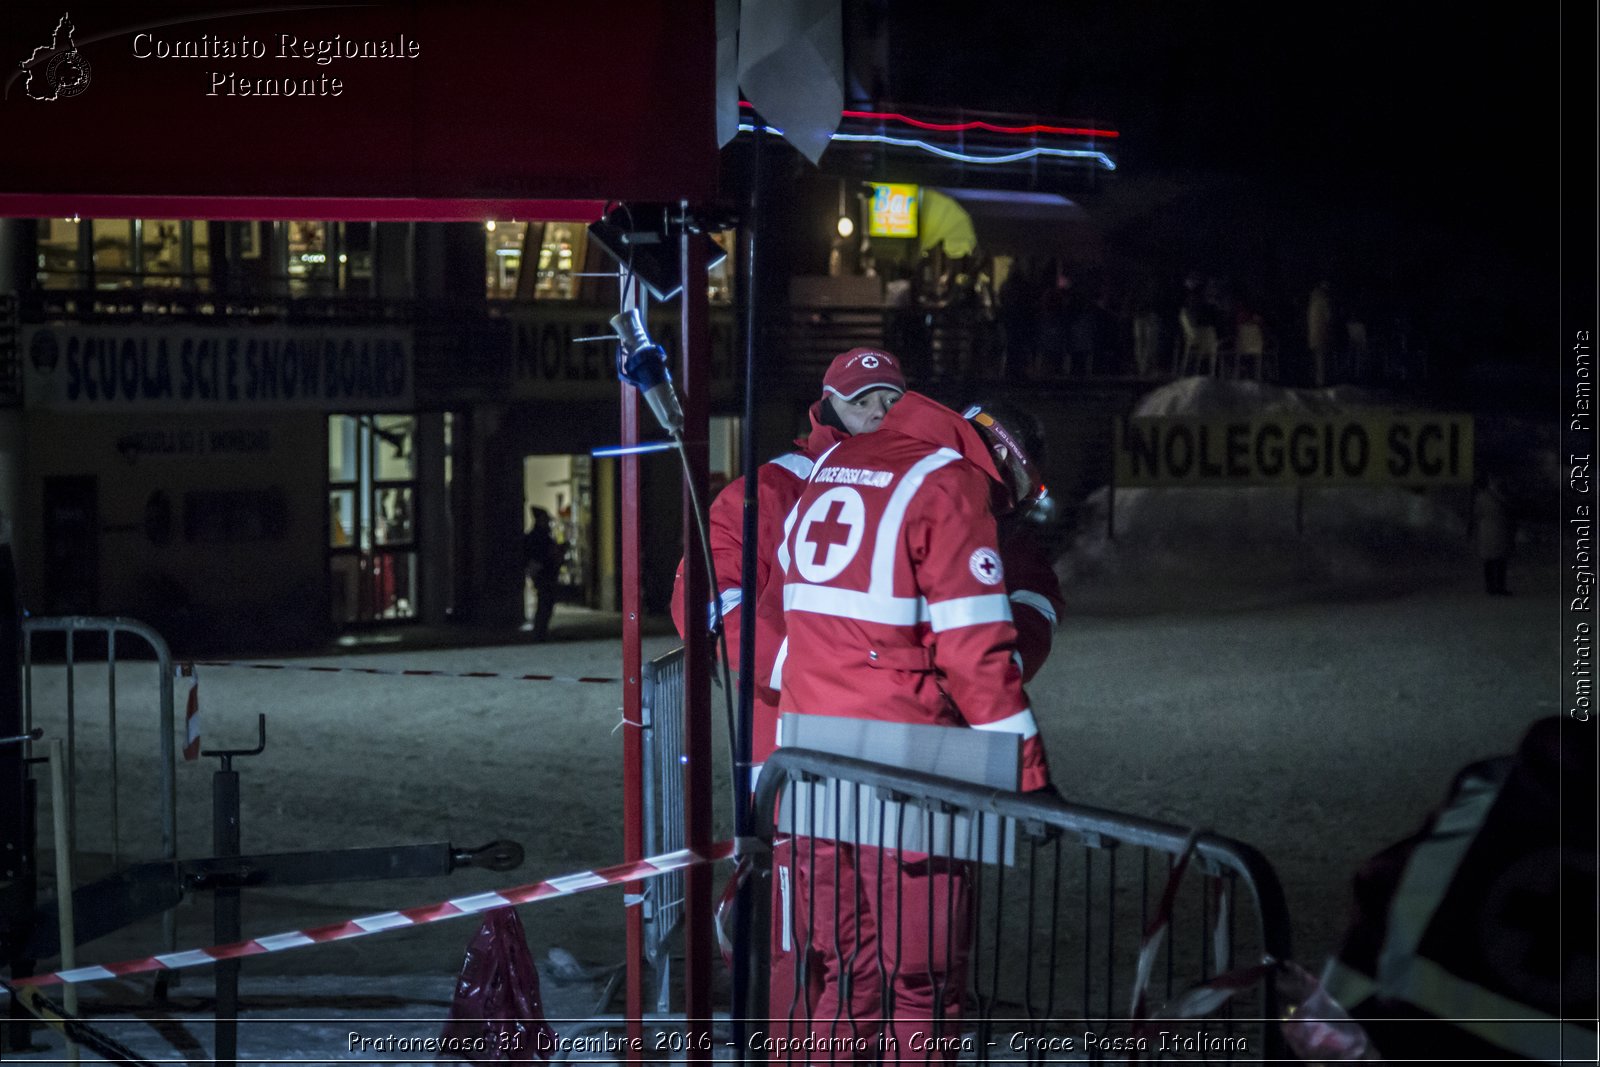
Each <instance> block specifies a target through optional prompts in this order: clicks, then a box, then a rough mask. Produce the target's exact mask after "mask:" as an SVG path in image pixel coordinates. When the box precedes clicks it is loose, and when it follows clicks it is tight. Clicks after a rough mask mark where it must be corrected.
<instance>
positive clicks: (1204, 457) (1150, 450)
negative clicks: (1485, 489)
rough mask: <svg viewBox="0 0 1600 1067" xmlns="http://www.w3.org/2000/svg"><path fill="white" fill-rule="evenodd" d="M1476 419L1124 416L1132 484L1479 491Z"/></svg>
mask: <svg viewBox="0 0 1600 1067" xmlns="http://www.w3.org/2000/svg"><path fill="white" fill-rule="evenodd" d="M1472 429H1473V424H1472V416H1471V415H1446V414H1408V415H1376V414H1361V415H1337V416H1312V417H1306V418H1291V417H1285V416H1278V417H1276V418H1255V419H1218V418H1193V417H1181V416H1178V417H1165V418H1134V419H1127V420H1119V422H1118V424H1117V429H1116V437H1115V442H1116V479H1117V485H1118V486H1119V487H1130V486H1190V487H1195V486H1208V485H1212V486H1239V485H1341V484H1342V485H1351V484H1361V485H1410V486H1427V485H1471V484H1472V440H1473V437H1472Z"/></svg>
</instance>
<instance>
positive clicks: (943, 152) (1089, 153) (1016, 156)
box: [739, 122, 1117, 170]
mask: <svg viewBox="0 0 1600 1067" xmlns="http://www.w3.org/2000/svg"><path fill="white" fill-rule="evenodd" d="M758 128H759V129H763V130H766V131H768V132H769V133H775V134H777V135H778V136H779V137H782V136H783V131H782V130H780V129H778V128H777V127H775V126H761V127H757V126H754V125H752V124H751V123H748V122H741V123H739V131H740V132H741V133H754V132H755V131H756V130H757V129H758ZM832 140H835V141H869V142H872V143H874V144H892V145H900V146H902V147H905V148H920V149H922V150H923V151H924V152H931V153H932V154H934V155H936V156H943V157H944V158H946V159H953V160H956V161H957V162H960V163H983V164H993V163H1018V162H1020V161H1022V160H1024V159H1032V158H1034V157H1035V156H1059V157H1061V158H1063V159H1089V160H1093V161H1094V162H1095V163H1097V164H1099V165H1100V166H1101V167H1103V168H1104V169H1106V170H1116V169H1117V165H1116V164H1115V163H1114V162H1112V160H1111V157H1110V156H1108V155H1106V154H1105V153H1104V152H1096V151H1093V150H1092V149H1087V148H1028V149H1025V150H1023V151H1021V152H1011V153H1008V154H1006V155H1003V156H974V155H970V154H968V153H966V152H955V151H951V150H950V149H948V148H940V147H939V146H938V145H932V144H929V143H928V142H926V141H918V140H914V139H912V138H909V137H890V136H888V135H887V134H881V133H836V134H834V135H833V136H832Z"/></svg>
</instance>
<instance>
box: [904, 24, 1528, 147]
mask: <svg viewBox="0 0 1600 1067" xmlns="http://www.w3.org/2000/svg"><path fill="white" fill-rule="evenodd" d="M890 11H891V19H892V21H893V23H894V26H895V29H894V34H893V39H894V42H895V56H894V59H893V66H894V70H893V78H894V84H893V86H892V89H893V92H894V94H895V95H896V96H899V97H902V98H904V99H915V100H919V101H924V102H927V103H949V104H964V105H966V106H968V107H979V108H983V107H987V108H993V109H995V110H1003V111H1034V110H1037V111H1040V112H1045V113H1055V114H1057V115H1060V116H1063V117H1083V118H1089V117H1097V118H1104V119H1109V120H1111V121H1113V122H1116V123H1117V124H1118V125H1119V126H1120V127H1121V129H1122V130H1123V131H1124V135H1125V142H1126V143H1125V144H1124V146H1123V151H1124V153H1125V155H1126V157H1127V158H1128V160H1129V161H1130V162H1131V163H1135V164H1138V163H1144V164H1149V165H1156V166H1164V167H1165V166H1180V165H1184V166H1208V167H1209V166H1230V167H1231V166H1241V165H1243V166H1267V167H1273V168H1287V169H1291V170H1292V169H1297V168H1307V167H1318V168H1321V167H1326V166H1335V167H1338V168H1340V169H1348V170H1352V171H1357V172H1362V171H1374V170H1377V171H1382V170H1388V169H1399V167H1416V168H1419V169H1421V168H1422V165H1423V164H1433V163H1440V162H1444V161H1447V160H1462V161H1465V160H1466V159H1470V158H1472V157H1473V156H1474V155H1476V154H1477V153H1480V152H1481V153H1484V155H1483V156H1480V157H1479V158H1477V159H1476V160H1475V163H1476V164H1477V165H1478V166H1480V167H1482V168H1483V169H1485V170H1490V171H1494V170H1500V169H1501V168H1504V167H1508V166H1511V167H1514V166H1516V165H1517V164H1516V162H1515V160H1517V159H1521V160H1523V163H1522V165H1525V166H1526V165H1529V164H1530V163H1532V164H1533V165H1537V164H1536V163H1535V162H1534V161H1536V160H1537V159H1538V158H1539V156H1540V155H1541V153H1540V150H1539V145H1538V142H1537V141H1533V142H1531V143H1530V136H1529V135H1530V134H1532V135H1534V136H1535V137H1537V138H1539V139H1548V138H1550V137H1551V136H1552V135H1553V133H1554V129H1555V127H1554V121H1553V110H1554V107H1555V103H1556V98H1557V92H1558V84H1557V80H1556V79H1557V60H1558V54H1557V48H1558V44H1559V36H1558V35H1559V21H1558V14H1559V9H1558V8H1557V6H1556V5H1554V4H1550V3H1545V2H1541V0H1534V2H1531V3H1522V4H1504V5H1498V6H1497V8H1496V9H1495V12H1494V14H1493V16H1492V17H1483V16H1474V15H1469V14H1468V13H1467V10H1466V7H1465V6H1464V5H1455V4H1451V5H1444V4H1437V3H1422V2H1417V0H1387V2H1382V3H1377V2H1372V0H1357V2H1352V3H1341V4H1337V5H1326V6H1323V7H1320V8H1318V7H1313V6H1310V5H1306V4H1299V3H1270V4H1266V3H1244V2H1237V0H1236V2H1231V3H1229V2H1221V0H1198V2H1196V0H1189V2H1182V0H1120V2H1099V0H1096V2H1056V3H1040V2H1009V3H999V4H993V5H986V6H982V7H980V6H978V5H972V4H961V5H953V4H941V3H934V4H928V3H915V4H912V3H904V2H901V0H895V2H892V3H891V5H890ZM977 12H982V14H981V15H978V14H976V13H977ZM1530 148H1531V149H1532V150H1533V151H1532V153H1531V156H1532V159H1529V155H1530V153H1529V151H1528V150H1529V149H1530ZM1545 158H1546V159H1548V158H1550V157H1548V156H1546V157H1545ZM1430 169H1431V168H1430Z"/></svg>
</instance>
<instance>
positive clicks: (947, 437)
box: [772, 392, 1050, 790]
mask: <svg viewBox="0 0 1600 1067" xmlns="http://www.w3.org/2000/svg"><path fill="white" fill-rule="evenodd" d="M999 481H1000V475H999V472H998V471H997V470H996V468H995V465H994V461H993V460H992V459H991V457H990V455H989V452H988V449H987V448H986V447H985V446H984V444H983V440H982V439H981V438H980V437H979V436H978V433H977V431H976V430H974V429H973V428H972V427H971V426H970V425H969V424H968V423H967V422H966V421H965V420H964V419H962V418H961V417H960V416H959V415H957V414H956V413H955V412H953V411H951V410H950V409H948V408H946V407H943V406H942V405H939V404H937V403H935V402H934V401H932V400H930V399H928V398H927V397H925V396H923V395H921V394H919V393H915V392H909V393H906V394H905V395H904V396H903V397H901V399H900V401H899V402H898V403H897V404H895V406H894V407H893V408H891V409H890V411H889V413H888V414H887V415H886V416H885V417H884V420H883V423H882V424H881V425H880V426H879V427H878V429H877V430H876V431H875V432H874V433H871V434H866V435H863V436H860V437H854V438H850V439H848V440H846V441H844V442H842V443H841V444H839V445H838V446H836V447H834V448H832V449H830V450H829V451H828V452H826V453H825V454H824V455H823V456H822V457H821V459H820V460H819V461H818V462H817V464H816V466H815V468H814V469H813V471H812V473H811V477H810V479H809V481H808V482H807V484H806V486H805V489H804V491H803V492H802V493H801V495H800V499H799V500H798V502H796V504H795V506H794V508H793V510H792V511H791V512H790V513H789V516H788V518H787V520H786V521H785V524H784V539H783V542H782V545H781V546H780V548H779V550H778V561H779V563H780V565H781V566H782V568H783V609H784V627H785V630H786V631H787V636H786V638H785V642H784V644H783V646H782V648H781V649H780V652H779V656H778V663H777V664H776V673H775V674H774V677H773V679H772V681H773V682H774V684H776V685H778V686H779V687H780V690H781V693H780V696H779V701H778V708H779V711H780V712H783V711H797V712H804V713H807V714H812V715H840V716H846V717H851V718H862V719H879V720H886V721H890V722H905V723H936V724H943V725H951V726H959V725H966V726H971V727H973V728H974V729H979V730H998V731H1005V732H1008V733H1015V734H1017V735H1018V736H1020V737H1021V738H1022V788H1023V789H1024V790H1032V789H1040V788H1043V787H1044V786H1046V785H1048V784H1049V781H1050V772H1049V767H1048V765H1047V763H1046V760H1045V751H1044V744H1043V740H1042V739H1041V738H1040V736H1039V729H1038V726H1037V724H1036V723H1035V721H1034V717H1033V712H1032V710H1031V708H1030V707H1029V703H1028V695H1027V693H1026V691H1025V690H1024V689H1023V687H1022V672H1021V668H1020V667H1019V666H1018V662H1017V657H1016V647H1017V631H1016V628H1015V627H1014V626H1013V624H1012V617H1011V601H1010V600H1009V598H1008V597H1007V592H1006V585H1005V573H1004V567H1003V566H1002V562H1001V559H1000V554H999V538H998V535H997V532H996V528H995V521H994V518H993V516H992V515H991V514H990V510H989V501H990V486H991V483H998V482H999Z"/></svg>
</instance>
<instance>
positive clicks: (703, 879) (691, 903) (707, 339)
mask: <svg viewBox="0 0 1600 1067" xmlns="http://www.w3.org/2000/svg"><path fill="white" fill-rule="evenodd" d="M678 211H679V214H680V216H681V221H682V227H681V230H680V234H679V238H678V262H679V269H680V271H681V274H680V277H681V278H682V281H683V294H682V304H681V305H680V310H681V316H680V325H681V333H682V345H681V348H680V351H681V352H682V353H683V361H682V362H683V368H682V369H683V413H684V431H683V441H684V452H685V456H686V459H687V462H686V464H685V466H686V468H687V470H686V471H685V474H684V476H685V478H687V479H689V482H688V483H687V484H685V485H684V489H683V558H684V559H699V558H700V557H701V555H702V550H701V546H700V531H699V527H698V526H697V525H696V522H695V514H694V501H695V499H696V498H698V499H701V500H704V499H705V498H706V491H707V485H708V483H709V481H710V478H709V477H708V474H707V455H706V453H707V443H708V442H707V438H708V436H709V433H708V426H709V422H710V392H711V381H710V370H711V358H710V356H711V335H710V328H709V327H710V323H709V314H708V310H707V307H706V253H705V247H704V245H702V244H701V241H700V238H701V236H702V235H701V234H698V233H695V232H693V227H692V226H691V225H690V219H689V203H688V201H686V200H683V201H679V203H678ZM691 487H693V488H694V489H695V493H694V494H693V495H691V493H690V489H691ZM683 579H684V580H683V602H684V604H685V605H687V610H688V611H689V612H690V613H691V614H692V613H693V612H695V611H697V610H698V605H701V604H706V603H709V602H710V600H711V591H710V588H709V583H708V579H707V576H706V574H705V572H704V571H703V570H702V569H701V568H699V567H684V569H683ZM686 629H687V631H688V632H687V634H686V635H685V637H684V648H683V680H684V706H683V716H684V721H683V753H684V756H683V758H684V760H685V762H686V765H685V769H684V770H685V773H684V793H685V796H684V801H685V804H684V843H685V844H686V845H687V846H688V847H689V848H690V849H691V850H692V851H694V852H697V853H699V854H701V855H704V854H706V853H707V852H708V851H710V848H711V637H710V634H708V633H707V632H706V630H705V629H704V628H703V627H700V626H689V627H687V628H686ZM683 904H684V938H683V942H684V1016H685V1020H686V1022H687V1032H686V1034H685V1039H686V1041H687V1048H688V1049H689V1050H690V1052H689V1054H690V1055H691V1056H693V1055H695V1054H696V1053H697V1052H698V1053H703V1054H705V1055H706V1057H707V1058H709V1055H710V1040H711V945H712V943H713V941H714V940H715V937H716V933H715V930H714V928H713V924H712V916H711V869H710V868H709V867H706V866H704V865H698V866H694V867H691V868H689V869H688V871H686V872H685V877H684V884H683Z"/></svg>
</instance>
